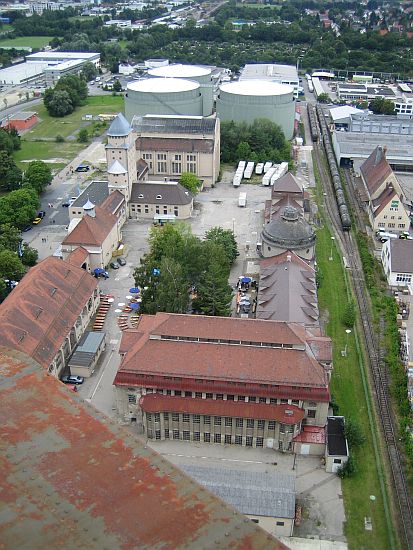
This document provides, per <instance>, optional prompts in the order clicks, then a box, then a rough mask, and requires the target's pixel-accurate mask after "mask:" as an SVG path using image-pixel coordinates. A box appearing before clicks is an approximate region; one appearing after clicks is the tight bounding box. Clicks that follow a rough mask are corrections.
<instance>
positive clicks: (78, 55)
mask: <svg viewBox="0 0 413 550" xmlns="http://www.w3.org/2000/svg"><path fill="white" fill-rule="evenodd" d="M73 60H82V61H83V62H86V61H89V62H90V63H93V64H94V65H95V66H96V67H99V66H100V53H97V52H37V53H32V54H30V55H26V61H27V62H28V63H33V62H34V63H38V62H46V63H47V64H48V65H57V64H59V63H64V62H65V61H73Z"/></svg>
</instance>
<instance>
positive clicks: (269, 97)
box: [216, 80, 295, 139]
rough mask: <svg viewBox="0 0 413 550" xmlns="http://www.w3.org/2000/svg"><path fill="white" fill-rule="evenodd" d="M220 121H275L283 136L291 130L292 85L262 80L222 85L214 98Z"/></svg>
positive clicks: (293, 99) (288, 134)
mask: <svg viewBox="0 0 413 550" xmlns="http://www.w3.org/2000/svg"><path fill="white" fill-rule="evenodd" d="M216 110H217V116H218V117H219V118H220V119H221V121H227V120H233V121H235V122H247V123H251V122H253V121H254V120H255V119H257V118H267V119H269V120H271V121H272V122H275V123H276V124H278V125H279V126H280V127H281V129H282V131H283V132H284V136H285V138H286V139H291V138H292V137H293V132H294V119H295V97H294V89H293V87H292V86H288V85H286V84H277V83H275V82H268V81H265V80H244V81H241V82H229V83H227V84H221V86H220V87H219V93H218V97H217V101H216Z"/></svg>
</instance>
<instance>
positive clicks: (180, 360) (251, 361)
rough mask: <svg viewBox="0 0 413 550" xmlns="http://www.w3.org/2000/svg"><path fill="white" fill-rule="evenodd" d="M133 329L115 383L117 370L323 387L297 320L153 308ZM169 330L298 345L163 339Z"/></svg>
mask: <svg viewBox="0 0 413 550" xmlns="http://www.w3.org/2000/svg"><path fill="white" fill-rule="evenodd" d="M137 331H138V332H139V333H141V334H142V337H141V338H140V339H139V340H137V341H136V342H135V343H134V344H133V345H132V346H131V348H130V350H129V351H128V352H127V354H126V356H125V357H124V359H123V361H122V363H121V365H120V367H119V370H118V374H117V376H116V378H115V384H116V383H117V382H119V383H121V382H122V374H126V373H146V374H151V375H159V376H176V377H182V378H198V379H200V380H209V379H213V380H217V381H233V382H241V383H246V382H248V383H253V384H267V385H289V386H299V387H307V388H327V386H328V381H327V378H326V373H325V370H324V368H323V367H322V366H321V365H320V363H318V362H317V361H316V359H315V358H314V356H313V355H312V354H311V352H310V349H309V347H308V346H306V345H305V338H306V335H307V336H308V335H309V333H308V332H307V331H306V329H305V327H303V326H300V325H298V324H297V325H294V324H288V323H282V322H277V321H259V320H251V319H249V320H242V319H235V318H230V317H228V318H225V317H201V316H191V315H176V314H169V313H158V314H157V315H156V316H155V317H153V316H149V315H143V316H142V317H141V321H140V323H139V325H138V327H137ZM161 335H163V337H162V338H161ZM171 335H174V336H177V335H179V336H182V337H187V338H188V337H191V338H197V337H202V338H207V339H209V340H212V339H224V340H233V341H239V340H241V339H243V340H245V341H247V342H249V341H255V342H260V341H264V342H269V343H271V342H276V343H278V344H281V343H283V344H285V345H288V344H294V345H296V346H299V349H293V348H280V347H277V348H274V347H270V346H260V345H241V344H228V343H217V342H211V341H210V342H198V341H187V340H179V341H178V340H175V339H173V340H171V339H167V338H165V336H166V337H167V336H171ZM310 336H311V335H310ZM122 348H124V346H122Z"/></svg>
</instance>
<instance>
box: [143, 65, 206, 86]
mask: <svg viewBox="0 0 413 550" xmlns="http://www.w3.org/2000/svg"><path fill="white" fill-rule="evenodd" d="M148 75H149V76H156V77H158V78H185V79H187V80H195V81H196V82H199V83H200V84H209V83H210V82H211V69H208V68H207V67H198V66H197V65H181V64H177V65H167V66H165V67H156V68H155V69H149V71H148Z"/></svg>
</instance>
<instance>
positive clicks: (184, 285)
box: [134, 224, 238, 316]
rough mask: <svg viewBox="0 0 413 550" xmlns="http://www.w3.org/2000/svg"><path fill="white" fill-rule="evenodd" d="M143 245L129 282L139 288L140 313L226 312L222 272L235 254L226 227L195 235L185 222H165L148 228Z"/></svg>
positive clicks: (227, 301)
mask: <svg viewBox="0 0 413 550" xmlns="http://www.w3.org/2000/svg"><path fill="white" fill-rule="evenodd" d="M149 244H150V251H149V253H148V254H145V255H144V256H143V258H142V259H141V261H140V265H139V267H137V268H136V269H135V271H134V278H135V283H136V285H138V286H139V287H140V288H142V289H143V290H142V303H141V311H142V313H150V314H154V313H156V312H157V311H168V312H171V313H187V312H188V311H190V310H193V311H195V312H199V313H202V314H204V315H223V316H226V315H229V313H230V304H231V299H232V289H231V287H230V286H229V284H228V277H229V272H230V268H231V265H232V263H233V262H234V261H235V259H236V257H237V256H238V250H237V244H236V241H235V237H234V234H233V232H232V231H230V230H224V229H222V228H220V227H214V228H212V229H211V230H210V231H208V232H207V233H206V235H205V239H204V240H201V239H199V238H198V237H196V236H195V235H193V234H192V233H191V229H190V227H189V226H188V225H187V224H176V225H169V224H168V225H165V226H164V227H154V228H152V230H151V232H150V237H149ZM191 296H192V297H191Z"/></svg>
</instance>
